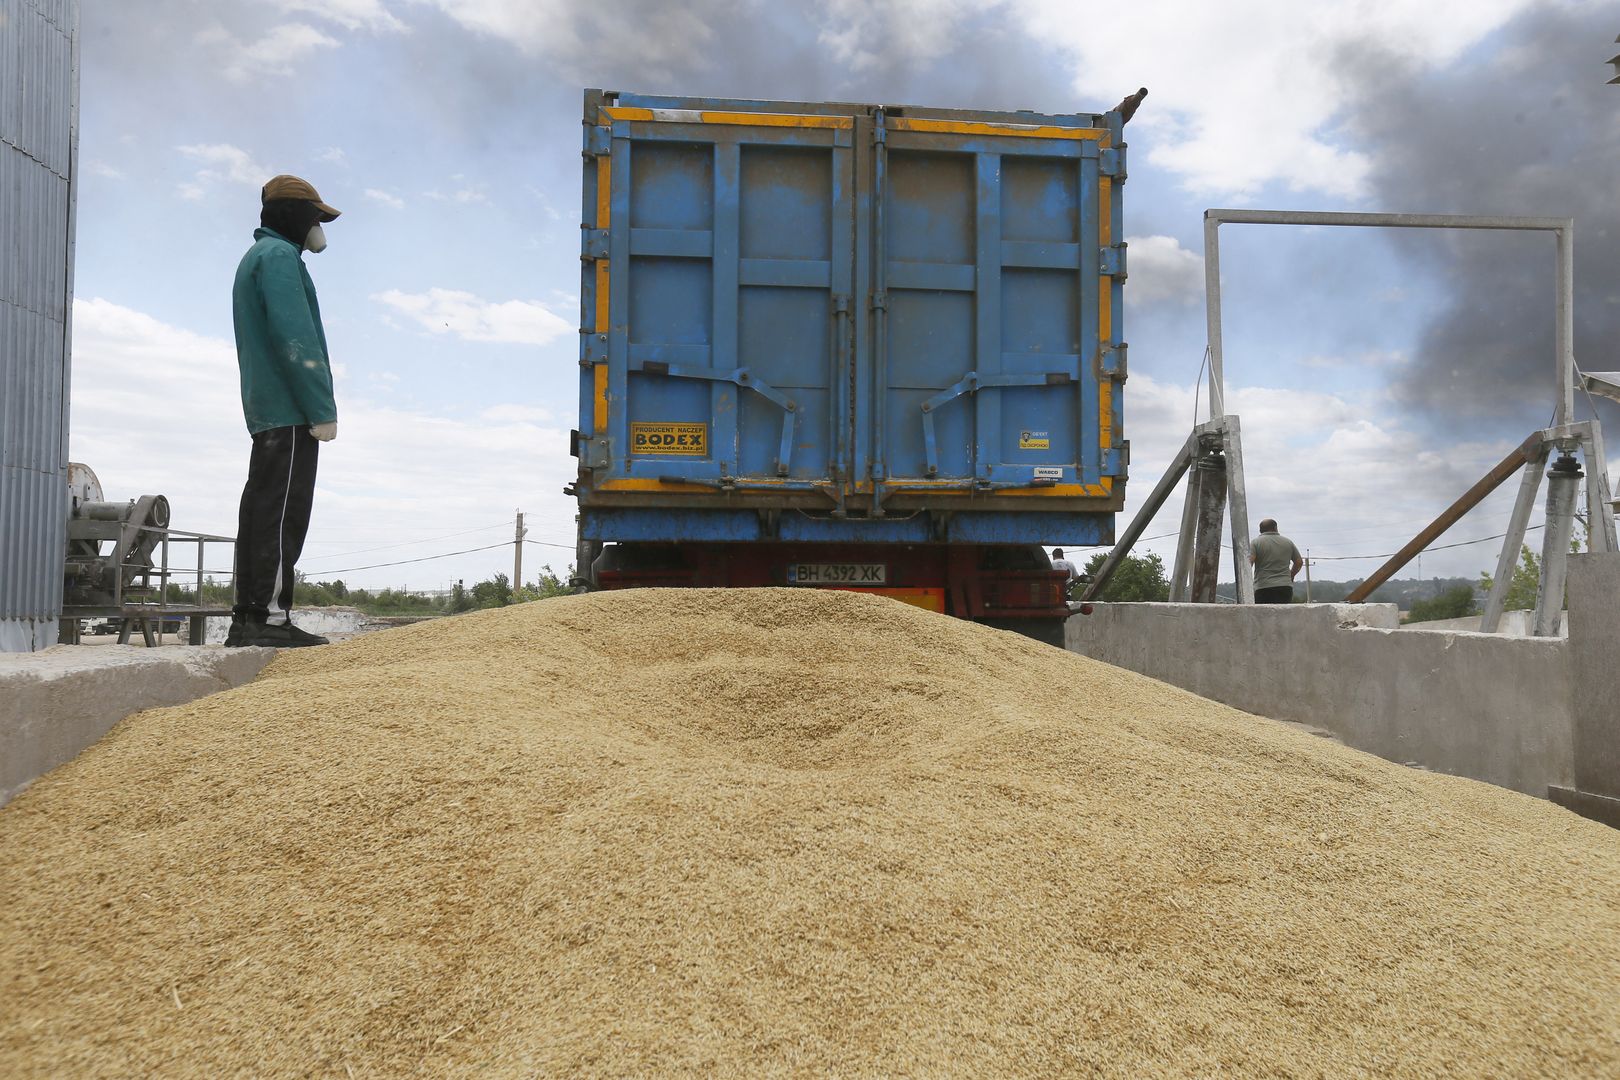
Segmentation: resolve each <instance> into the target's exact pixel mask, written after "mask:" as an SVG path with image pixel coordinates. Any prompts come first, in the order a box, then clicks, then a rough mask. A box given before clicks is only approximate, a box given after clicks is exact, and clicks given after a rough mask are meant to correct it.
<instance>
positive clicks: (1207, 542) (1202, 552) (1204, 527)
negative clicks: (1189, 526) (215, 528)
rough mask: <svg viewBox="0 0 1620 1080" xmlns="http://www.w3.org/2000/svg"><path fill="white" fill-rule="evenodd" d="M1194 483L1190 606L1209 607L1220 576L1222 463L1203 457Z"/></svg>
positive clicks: (1223, 495)
mask: <svg viewBox="0 0 1620 1080" xmlns="http://www.w3.org/2000/svg"><path fill="white" fill-rule="evenodd" d="M1193 471H1194V473H1196V474H1200V476H1199V480H1198V532H1197V536H1196V539H1195V540H1194V541H1193V560H1192V562H1193V571H1192V602H1193V603H1195V604H1213V603H1214V602H1215V585H1216V582H1217V581H1218V580H1219V578H1220V574H1221V527H1222V526H1223V525H1225V524H1226V505H1225V504H1226V459H1225V458H1224V457H1222V456H1221V455H1219V454H1204V455H1202V456H1201V457H1199V459H1198V464H1197V465H1196V466H1195V467H1194V469H1193Z"/></svg>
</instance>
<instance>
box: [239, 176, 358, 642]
mask: <svg viewBox="0 0 1620 1080" xmlns="http://www.w3.org/2000/svg"><path fill="white" fill-rule="evenodd" d="M260 201H261V203H262V204H263V208H262V210H261V211H260V215H259V223H260V227H259V228H258V229H256V230H254V233H253V246H252V247H251V248H249V249H248V252H247V254H246V255H244V256H242V262H241V263H240V264H239V265H238V266H237V268H236V283H235V285H234V287H233V288H232V290H231V309H232V315H233V317H234V321H235V324H236V362H237V366H238V367H239V368H240V370H241V376H242V413H243V415H244V416H245V418H246V420H247V429H248V434H249V435H251V436H252V437H253V452H252V455H251V457H250V458H249V460H248V478H247V485H246V486H245V487H244V488H243V489H242V506H241V511H240V513H239V515H238V520H237V529H236V603H235V605H234V606H233V607H232V609H231V629H230V633H229V635H228V636H227V637H226V639H225V644H227V645H266V646H271V647H274V648H286V647H295V646H301V645H325V644H326V639H325V638H323V637H319V636H318V635H315V634H310V633H307V632H305V631H303V630H300V629H299V628H298V627H296V626H294V625H293V624H292V600H293V581H294V575H293V567H294V565H295V564H296V563H297V562H298V556H299V555H300V554H301V553H302V551H303V548H304V534H305V533H306V532H308V530H309V512H310V507H311V506H312V505H313V503H314V501H315V462H316V458H317V457H318V454H317V451H318V450H319V448H320V444H321V443H323V442H328V441H330V440H332V439H335V438H337V404H336V402H335V401H334V400H333V397H332V365H331V361H330V360H329V358H328V356H327V352H326V331H325V330H324V329H323V328H322V327H321V309H320V305H319V304H318V303H316V301H315V284H314V282H312V281H311V280H310V278H309V271H308V270H306V269H304V260H303V253H304V252H305V251H315V252H319V251H322V250H324V249H325V248H326V235H325V233H324V232H323V231H322V229H321V224H322V223H323V222H328V221H332V220H333V219H335V218H336V217H337V216H338V212H337V211H336V210H334V209H332V207H330V206H328V205H326V204H325V203H324V202H322V201H321V197H320V195H318V194H317V193H316V191H315V189H314V188H313V187H312V186H310V184H309V183H308V182H307V181H305V180H301V179H299V178H298V177H296V176H277V177H275V178H273V179H272V180H271V181H270V182H269V183H267V184H265V185H264V190H263V191H262V192H261V198H260Z"/></svg>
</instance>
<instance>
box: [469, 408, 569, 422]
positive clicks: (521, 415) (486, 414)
mask: <svg viewBox="0 0 1620 1080" xmlns="http://www.w3.org/2000/svg"><path fill="white" fill-rule="evenodd" d="M478 415H479V416H482V417H483V418H484V419H485V420H493V421H496V422H498V423H508V422H510V423H520V424H522V423H529V424H551V423H555V422H556V419H557V418H556V414H555V413H553V412H552V411H551V410H550V409H548V408H546V407H545V406H543V405H516V404H510V405H495V406H492V407H490V408H488V409H485V410H484V411H483V412H481V413H479V414H478Z"/></svg>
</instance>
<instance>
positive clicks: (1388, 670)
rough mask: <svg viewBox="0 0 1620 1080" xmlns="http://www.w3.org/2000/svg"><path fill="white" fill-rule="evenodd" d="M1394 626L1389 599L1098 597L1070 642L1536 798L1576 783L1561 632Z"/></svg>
mask: <svg viewBox="0 0 1620 1080" xmlns="http://www.w3.org/2000/svg"><path fill="white" fill-rule="evenodd" d="M1574 591H1575V587H1574V583H1573V581H1572V584H1571V593H1572V594H1573V593H1574ZM1398 625H1399V615H1398V613H1397V611H1396V608H1395V607H1394V605H1392V604H1366V605H1355V606H1352V605H1346V604H1294V605H1290V606H1287V607H1283V606H1244V607H1239V606H1237V605H1229V604H1209V605H1195V604H1097V605H1095V607H1094V610H1093V613H1092V614H1091V615H1075V616H1073V617H1072V618H1070V619H1069V621H1068V628H1067V635H1068V647H1069V648H1070V649H1071V650H1073V651H1074V652H1078V653H1082V654H1084V655H1086V656H1091V657H1095V658H1096V659H1098V660H1103V661H1106V662H1107V663H1110V664H1117V665H1119V666H1121V667H1126V668H1130V669H1131V670H1133V671H1139V672H1142V673H1143V674H1146V675H1151V676H1152V677H1154V678H1156V679H1162V680H1164V681H1165V682H1168V683H1173V684H1175V685H1176V686H1181V687H1184V688H1186V689H1188V690H1191V691H1193V692H1194V693H1198V694H1202V695H1203V696H1205V697H1209V698H1213V699H1215V700H1216V701H1222V702H1225V703H1226V704H1228V705H1233V706H1235V707H1237V708H1239V709H1243V710H1245V711H1247V712H1252V713H1257V714H1259V715H1261V716H1268V717H1272V718H1273V719H1277V720H1292V721H1297V722H1300V723H1307V724H1312V725H1315V726H1317V727H1321V728H1326V729H1328V730H1329V731H1332V732H1333V733H1334V734H1335V735H1337V736H1339V738H1341V739H1343V740H1344V742H1345V743H1347V744H1348V745H1350V746H1354V747H1356V748H1358V749H1361V750H1366V751H1368V752H1370V753H1374V754H1378V755H1379V756H1380V757H1385V758H1389V759H1390V760H1392V761H1401V762H1410V763H1413V764H1417V765H1421V766H1423V767H1424V768H1428V769H1433V770H1435V771H1437V772H1446V773H1453V774H1455V775H1458V776H1470V777H1473V778H1475V779H1478V780H1486V781H1489V782H1490V783H1493V784H1500V785H1501V786H1503V787H1508V788H1514V789H1516V790H1518V791H1523V792H1526V793H1528V794H1531V795H1536V796H1539V797H1541V798H1546V797H1547V789H1548V786H1549V785H1568V784H1570V783H1571V782H1572V781H1573V779H1574V773H1573V751H1572V740H1573V730H1574V720H1573V691H1572V681H1571V648H1570V643H1569V642H1568V641H1564V640H1561V639H1556V638H1553V639H1545V638H1508V637H1498V636H1495V635H1489V634H1477V633H1468V632H1462V631H1427V630H1417V629H1405V630H1401V629H1397V627H1398ZM1578 625H1579V624H1578V623H1577V626H1578ZM1610 700H1620V693H1617V694H1616V695H1615V696H1613V697H1611V699H1610Z"/></svg>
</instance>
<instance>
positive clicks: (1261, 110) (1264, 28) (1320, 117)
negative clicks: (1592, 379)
mask: <svg viewBox="0 0 1620 1080" xmlns="http://www.w3.org/2000/svg"><path fill="white" fill-rule="evenodd" d="M1532 2H1533V0H1432V2H1429V3H1422V4H1415V3H1410V2H1409V0H1373V2H1369V3H1362V4H1313V5H1305V6H1302V5H1299V4H1296V3H1292V2H1291V0H1233V2H1231V3H1225V4H1188V3H1185V2H1184V0H1139V2H1138V3H1135V4H1133V5H1131V7H1130V9H1129V11H1128V12H1121V13H1120V14H1119V17H1110V18H1086V19H1081V18H1077V17H1076V12H1075V9H1074V6H1073V4H1072V3H1071V2H1070V0H1014V3H1013V10H1014V11H1016V13H1017V15H1016V17H1017V18H1018V19H1019V21H1020V22H1021V23H1022V24H1023V25H1025V27H1026V28H1028V29H1030V30H1031V31H1032V32H1038V33H1039V34H1040V35H1041V36H1042V37H1043V38H1045V39H1047V40H1051V41H1054V42H1055V43H1057V44H1059V45H1060V46H1061V47H1063V48H1065V49H1066V50H1067V51H1068V52H1069V53H1070V54H1071V55H1072V56H1073V58H1074V70H1075V88H1076V90H1077V91H1079V92H1080V93H1081V94H1082V95H1083V97H1084V99H1085V100H1088V101H1092V100H1095V101H1098V102H1102V103H1103V104H1104V105H1109V106H1111V105H1113V103H1114V102H1116V101H1118V100H1119V98H1120V97H1122V96H1123V95H1124V94H1126V93H1128V92H1130V91H1132V90H1134V89H1135V88H1136V87H1138V86H1146V87H1148V88H1149V90H1150V94H1149V96H1148V99H1147V101H1146V102H1145V103H1144V104H1143V106H1142V110H1141V112H1140V113H1138V114H1137V116H1136V119H1135V120H1133V121H1132V126H1133V128H1136V129H1137V130H1142V129H1146V130H1147V131H1149V132H1150V133H1151V134H1152V136H1153V142H1154V144H1155V149H1154V150H1153V151H1152V152H1151V153H1150V154H1149V158H1148V160H1149V161H1151V162H1153V164H1155V165H1157V166H1159V167H1162V168H1166V169H1169V170H1171V171H1172V172H1175V173H1178V174H1180V175H1181V176H1182V178H1183V180H1184V182H1185V184H1186V186H1187V187H1188V188H1189V189H1190V190H1192V191H1193V192H1196V193H1201V194H1221V195H1226V196H1229V197H1239V198H1241V197H1245V196H1249V195H1252V194H1254V193H1255V192H1256V191H1258V189H1259V188H1260V187H1261V186H1263V185H1266V184H1272V183H1279V184H1282V185H1285V186H1286V187H1288V188H1290V189H1293V190H1298V191H1310V192H1315V193H1319V194H1325V195H1332V196H1337V197H1340V198H1350V199H1354V198H1359V197H1361V196H1363V195H1365V194H1366V181H1367V175H1368V170H1369V169H1370V167H1371V163H1370V161H1369V160H1368V159H1367V157H1366V156H1365V155H1364V154H1362V153H1360V152H1358V151H1356V150H1355V149H1353V148H1352V147H1350V146H1349V145H1348V144H1347V143H1345V142H1344V141H1342V140H1341V139H1340V138H1338V136H1337V135H1336V133H1335V131H1334V123H1335V120H1336V118H1337V116H1338V114H1339V113H1340V110H1341V109H1342V108H1343V107H1344V106H1345V105H1346V104H1348V95H1349V94H1351V93H1352V92H1353V87H1354V83H1353V80H1352V78H1351V77H1350V76H1348V75H1347V74H1345V73H1344V71H1343V67H1342V61H1343V59H1344V52H1345V50H1349V49H1355V48H1358V47H1371V48H1374V49H1376V50H1379V51H1381V52H1383V53H1385V54H1387V55H1388V56H1389V57H1392V58H1395V59H1397V60H1399V61H1404V62H1408V63H1412V64H1416V65H1418V66H1420V67H1424V68H1431V69H1432V68H1436V67H1439V66H1442V65H1444V64H1447V63H1449V62H1451V61H1452V60H1454V59H1456V58H1457V57H1458V56H1459V55H1461V54H1462V52H1463V51H1464V50H1466V49H1467V48H1469V47H1470V46H1472V45H1474V44H1475V43H1477V42H1479V41H1480V40H1481V39H1482V38H1484V37H1485V36H1486V35H1487V34H1489V33H1490V32H1491V31H1493V30H1495V29H1497V28H1498V27H1500V26H1502V25H1503V24H1504V23H1505V22H1506V21H1507V20H1508V19H1509V18H1511V17H1512V16H1513V15H1514V14H1516V13H1517V12H1519V11H1521V10H1523V9H1525V8H1526V7H1529V6H1530V5H1531V3H1532Z"/></svg>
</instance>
